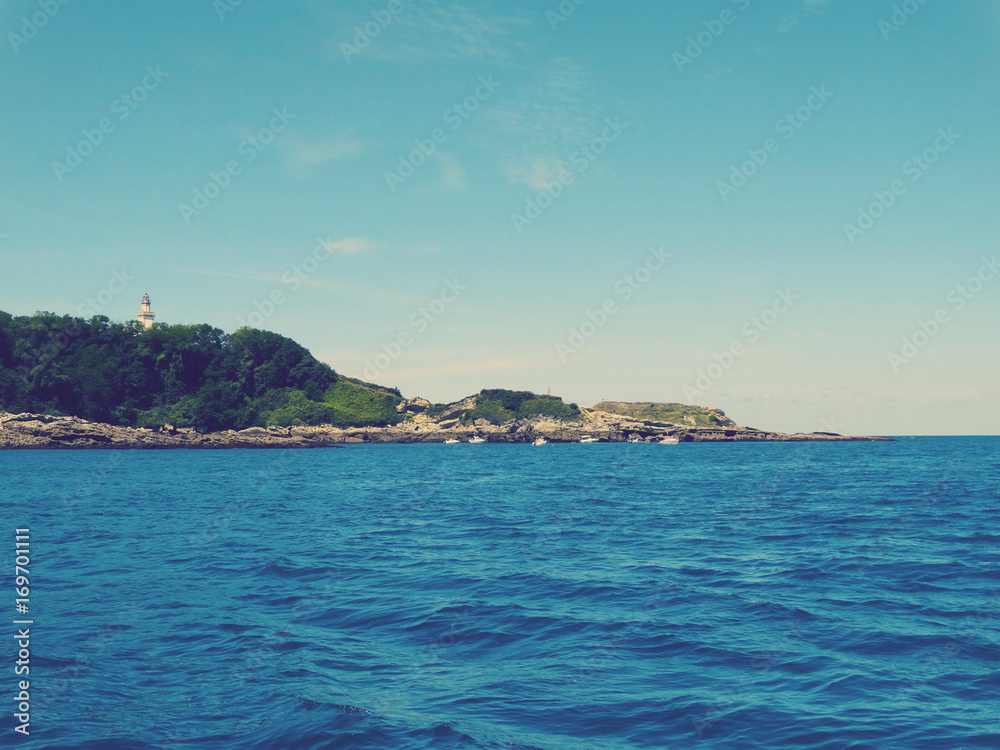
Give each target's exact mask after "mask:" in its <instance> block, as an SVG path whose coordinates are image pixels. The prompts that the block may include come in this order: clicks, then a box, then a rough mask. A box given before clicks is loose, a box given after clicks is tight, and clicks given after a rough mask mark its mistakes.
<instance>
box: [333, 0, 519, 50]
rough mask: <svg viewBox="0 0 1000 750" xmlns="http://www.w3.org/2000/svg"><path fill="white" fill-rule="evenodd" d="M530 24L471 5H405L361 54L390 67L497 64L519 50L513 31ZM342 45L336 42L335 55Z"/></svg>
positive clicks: (435, 1) (440, 1)
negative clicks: (391, 63) (450, 62)
mask: <svg viewBox="0 0 1000 750" xmlns="http://www.w3.org/2000/svg"><path fill="white" fill-rule="evenodd" d="M473 6H478V7H473ZM359 18H361V17H359ZM530 23H531V21H530V19H529V18H528V17H527V16H525V15H521V16H515V15H499V14H496V13H491V12H489V10H488V9H487V6H484V5H483V4H482V3H473V5H471V6H470V5H464V4H462V3H457V2H447V1H446V0H423V2H421V3H419V4H417V3H415V2H406V3H404V6H403V9H402V10H401V11H400V12H399V13H398V14H397V15H396V16H395V17H394V18H393V20H392V22H391V23H390V24H389V25H388V26H387V27H386V29H385V30H384V31H383V32H382V34H381V35H380V36H379V38H378V40H377V41H376V42H374V43H372V45H371V46H370V47H367V48H366V49H365V50H364V53H363V55H364V57H365V58H367V59H378V60H386V61H394V62H421V61H429V60H480V61H490V62H493V63H498V62H500V61H503V60H506V59H507V58H509V57H510V56H511V55H512V54H514V52H515V51H516V50H518V49H519V48H520V45H521V42H519V41H518V40H517V39H516V35H515V34H514V33H512V32H514V31H515V30H516V29H518V28H522V27H526V26H528V25H530ZM352 28H353V27H352ZM343 33H344V32H343V31H342V32H341V34H343ZM343 41H345V40H343V39H338V40H337V48H338V50H339V45H340V43H341V42H343ZM338 54H339V52H338Z"/></svg>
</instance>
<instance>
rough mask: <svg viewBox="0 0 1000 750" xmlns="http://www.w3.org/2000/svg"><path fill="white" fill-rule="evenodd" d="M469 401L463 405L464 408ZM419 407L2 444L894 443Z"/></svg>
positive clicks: (603, 417)
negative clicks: (384, 415) (360, 419)
mask: <svg viewBox="0 0 1000 750" xmlns="http://www.w3.org/2000/svg"><path fill="white" fill-rule="evenodd" d="M421 401H422V400H421ZM464 403H465V402H459V403H458V404H457V405H456V406H457V407H458V408H459V409H460V408H461V407H462V405H463V404H464ZM416 405H417V408H419V409H422V411H420V412H416V413H411V414H410V417H409V419H408V420H407V421H406V422H403V423H401V424H399V425H395V426H391V427H334V426H331V425H319V426H315V427H310V426H301V427H267V428H264V427H251V428H249V429H246V430H241V431H239V432H236V431H234V430H227V431H224V432H210V433H204V434H203V433H199V432H196V431H195V430H192V429H168V428H165V429H162V430H152V429H148V428H130V427H119V426H115V425H108V424H102V423H99V422H88V421H87V420H85V419H80V418H79V417H62V416H51V415H44V414H6V413H0V449H32V448H55V449H81V448H83V449H86V448H105V449H167V448H187V449H223V448H322V447H338V446H344V445H350V444H358V443H443V442H444V441H445V440H449V439H456V440H460V441H462V442H467V441H468V440H469V439H471V438H472V437H475V436H479V437H482V438H485V439H486V441H487V442H490V443H530V442H532V441H534V440H535V439H536V438H539V437H544V438H545V439H546V440H548V441H549V442H553V443H558V442H579V441H580V439H581V438H582V437H584V436H588V435H589V436H591V437H594V438H597V439H598V440H599V441H600V442H625V441H629V440H639V441H657V440H660V439H662V438H664V437H676V438H677V439H678V440H679V441H680V442H682V443H689V442H802V441H824V442H837V441H859V440H861V441H874V440H891V438H884V437H883V438H880V437H853V436H844V435H837V434H834V433H827V432H813V433H797V434H786V433H781V432H774V431H767V430H757V429H754V428H752V427H741V426H739V425H737V424H735V423H734V422H732V421H731V420H729V419H728V418H725V415H723V414H722V412H718V413H719V414H720V415H721V416H722V418H723V419H724V420H725V421H724V423H723V424H721V425H720V426H712V427H703V426H693V425H690V424H673V423H669V422H661V421H656V420H648V419H637V418H634V417H630V416H624V415H621V414H612V413H608V412H603V411H598V410H594V409H582V410H581V411H582V413H583V417H584V418H583V420H582V421H580V422H578V423H570V422H563V421H558V420H555V419H550V418H546V417H539V418H534V419H521V420H515V421H512V422H509V423H507V424H503V425H499V426H498V425H494V424H491V423H489V422H487V421H486V420H482V419H480V420H477V421H476V422H474V423H473V424H470V425H462V424H461V422H460V421H459V419H458V418H457V417H455V416H454V414H453V413H451V412H450V411H449V412H446V413H444V414H441V415H439V416H438V417H431V416H428V415H427V414H426V413H425V412H426V407H425V406H424V403H419V404H416ZM720 421H721V420H720Z"/></svg>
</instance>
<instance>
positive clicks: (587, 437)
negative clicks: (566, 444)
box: [580, 435, 600, 443]
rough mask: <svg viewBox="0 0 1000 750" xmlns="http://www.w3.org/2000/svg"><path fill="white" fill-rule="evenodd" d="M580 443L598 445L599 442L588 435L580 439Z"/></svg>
mask: <svg viewBox="0 0 1000 750" xmlns="http://www.w3.org/2000/svg"><path fill="white" fill-rule="evenodd" d="M580 442H581V443H598V442H600V441H599V440H598V439H597V438H595V437H591V436H590V435H584V436H583V437H582V438H580Z"/></svg>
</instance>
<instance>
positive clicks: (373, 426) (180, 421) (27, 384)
mask: <svg viewBox="0 0 1000 750" xmlns="http://www.w3.org/2000/svg"><path fill="white" fill-rule="evenodd" d="M143 307H144V309H145V310H147V311H148V298H144V300H143ZM473 437H479V438H483V439H485V441H486V442H492V443H531V442H533V441H535V440H537V439H539V438H544V439H546V440H547V441H549V442H579V441H580V440H581V439H583V438H584V437H589V438H591V439H593V440H594V441H598V442H626V441H627V442H648V441H659V440H662V439H664V438H676V439H677V441H678V442H702V441H715V442H718V441H729V442H735V441H802V440H822V441H838V440H841V441H843V440H885V439H887V438H869V437H845V436H841V435H835V434H832V433H823V432H819V433H808V434H793V435H789V434H784V433H779V432H773V431H766V430H758V429H754V428H751V427H742V426H740V425H738V424H736V423H735V422H733V421H732V420H731V419H729V418H728V417H727V416H726V415H725V414H724V413H723V412H722V411H720V410H718V409H713V408H706V407H700V406H688V405H684V404H666V403H622V402H601V403H599V404H596V405H595V406H593V407H591V408H583V407H580V406H578V405H577V404H567V403H565V402H564V401H563V400H562V399H561V398H559V397H558V396H552V395H537V394H534V393H531V392H529V391H511V390H504V389H488V390H483V391H481V392H480V393H478V394H476V395H473V396H468V397H466V398H463V399H461V400H459V401H455V402H452V403H447V404H441V403H438V404H433V403H431V402H429V401H427V400H426V399H423V398H419V397H414V398H405V397H404V396H403V395H402V394H401V393H400V392H399V391H398V390H397V389H395V388H387V387H384V386H380V385H376V384H374V383H367V382H364V381H362V380H358V379H356V378H350V377H347V376H344V375H340V374H338V373H337V372H336V371H334V370H333V369H332V368H331V367H330V366H329V365H326V364H324V363H322V362H320V361H318V360H317V359H316V358H314V357H313V356H312V355H311V354H310V353H309V351H308V350H306V349H305V348H304V347H303V346H301V345H300V344H298V343H296V342H295V341H293V340H292V339H289V338H287V337H284V336H281V335H279V334H276V333H272V332H270V331H262V330H257V329H252V328H241V329H240V330H238V331H236V332H235V333H233V334H226V333H224V332H223V331H221V330H219V329H217V328H213V327H211V326H209V325H206V324H202V325H167V324H164V323H153V322H152V320H151V317H150V318H147V319H146V320H142V321H129V322H127V323H124V324H122V323H114V322H112V321H111V320H110V319H108V318H107V317H105V316H95V317H93V318H90V319H89V320H84V319H82V318H74V317H71V316H68V315H64V316H59V315H55V314H53V313H46V312H41V313H36V314H35V315H32V316H21V317H15V316H12V315H10V314H8V313H4V312H0V448H7V449H11V448H15V449H16V448H308V447H322V446H329V445H345V444H352V443H434V442H436V443H441V442H445V441H446V440H458V441H461V442H465V441H468V440H470V439H472V438H473Z"/></svg>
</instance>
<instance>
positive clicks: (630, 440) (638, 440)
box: [625, 435, 642, 443]
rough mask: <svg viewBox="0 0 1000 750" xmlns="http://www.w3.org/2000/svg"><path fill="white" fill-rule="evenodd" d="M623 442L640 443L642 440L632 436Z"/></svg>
mask: <svg viewBox="0 0 1000 750" xmlns="http://www.w3.org/2000/svg"><path fill="white" fill-rule="evenodd" d="M625 442H627V443H641V442H642V439H641V438H640V437H639V436H638V435H633V436H632V437H630V438H629V439H628V440H626V441H625Z"/></svg>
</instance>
